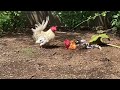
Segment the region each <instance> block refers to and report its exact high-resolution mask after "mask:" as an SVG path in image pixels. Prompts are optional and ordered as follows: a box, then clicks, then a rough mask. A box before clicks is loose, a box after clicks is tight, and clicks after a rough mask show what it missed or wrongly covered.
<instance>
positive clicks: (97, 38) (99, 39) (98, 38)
mask: <svg viewBox="0 0 120 90" xmlns="http://www.w3.org/2000/svg"><path fill="white" fill-rule="evenodd" d="M104 38H105V39H108V40H110V38H109V36H108V35H107V34H96V35H93V36H92V37H91V39H90V41H89V43H90V44H104V43H106V42H104V41H103V39H104Z"/></svg>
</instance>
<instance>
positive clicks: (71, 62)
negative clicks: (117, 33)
mask: <svg viewBox="0 0 120 90" xmlns="http://www.w3.org/2000/svg"><path fill="white" fill-rule="evenodd" d="M93 34H94V33H87V32H85V33H74V34H71V33H70V32H66V33H64V32H57V34H56V37H55V40H53V41H51V42H50V45H49V46H46V47H44V48H40V47H39V45H36V44H35V43H34V41H33V39H32V38H31V36H27V35H17V36H8V37H3V38H0V78H1V79H120V49H118V48H115V47H110V46H108V47H102V50H101V51H100V50H99V49H97V48H95V49H80V50H79V49H76V50H67V49H65V47H64V44H63V41H64V40H65V39H66V38H67V39H73V38H79V37H80V36H81V37H82V38H83V39H86V40H87V41H88V40H90V37H91V36H92V35H93ZM110 43H111V44H115V45H120V39H119V38H117V37H113V36H111V42H110Z"/></svg>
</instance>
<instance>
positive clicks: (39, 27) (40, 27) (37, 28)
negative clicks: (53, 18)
mask: <svg viewBox="0 0 120 90" xmlns="http://www.w3.org/2000/svg"><path fill="white" fill-rule="evenodd" d="M48 21H49V16H47V17H46V22H45V20H43V21H42V24H40V23H39V22H38V24H35V29H33V28H32V29H31V30H32V31H33V32H36V31H43V30H44V29H45V28H46V27H47V24H48Z"/></svg>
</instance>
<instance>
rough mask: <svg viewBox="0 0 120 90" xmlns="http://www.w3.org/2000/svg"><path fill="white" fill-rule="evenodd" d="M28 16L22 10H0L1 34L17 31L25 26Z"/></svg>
mask: <svg viewBox="0 0 120 90" xmlns="http://www.w3.org/2000/svg"><path fill="white" fill-rule="evenodd" d="M26 22H27V18H26V16H25V15H24V14H23V12H21V11H0V35H2V34H6V33H12V32H17V30H19V29H21V28H23V27H25V25H26Z"/></svg>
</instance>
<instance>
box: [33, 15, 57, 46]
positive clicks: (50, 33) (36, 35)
mask: <svg viewBox="0 0 120 90" xmlns="http://www.w3.org/2000/svg"><path fill="white" fill-rule="evenodd" d="M48 21H49V17H46V22H45V21H44V20H43V22H42V24H40V23H38V24H35V26H36V27H35V29H33V28H32V31H33V39H34V40H35V41H36V43H39V44H40V47H42V46H43V45H45V44H46V43H48V42H50V41H51V40H52V39H54V38H55V31H56V30H57V26H52V27H51V28H50V29H49V30H47V31H44V30H45V28H46V27H47V24H48Z"/></svg>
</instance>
